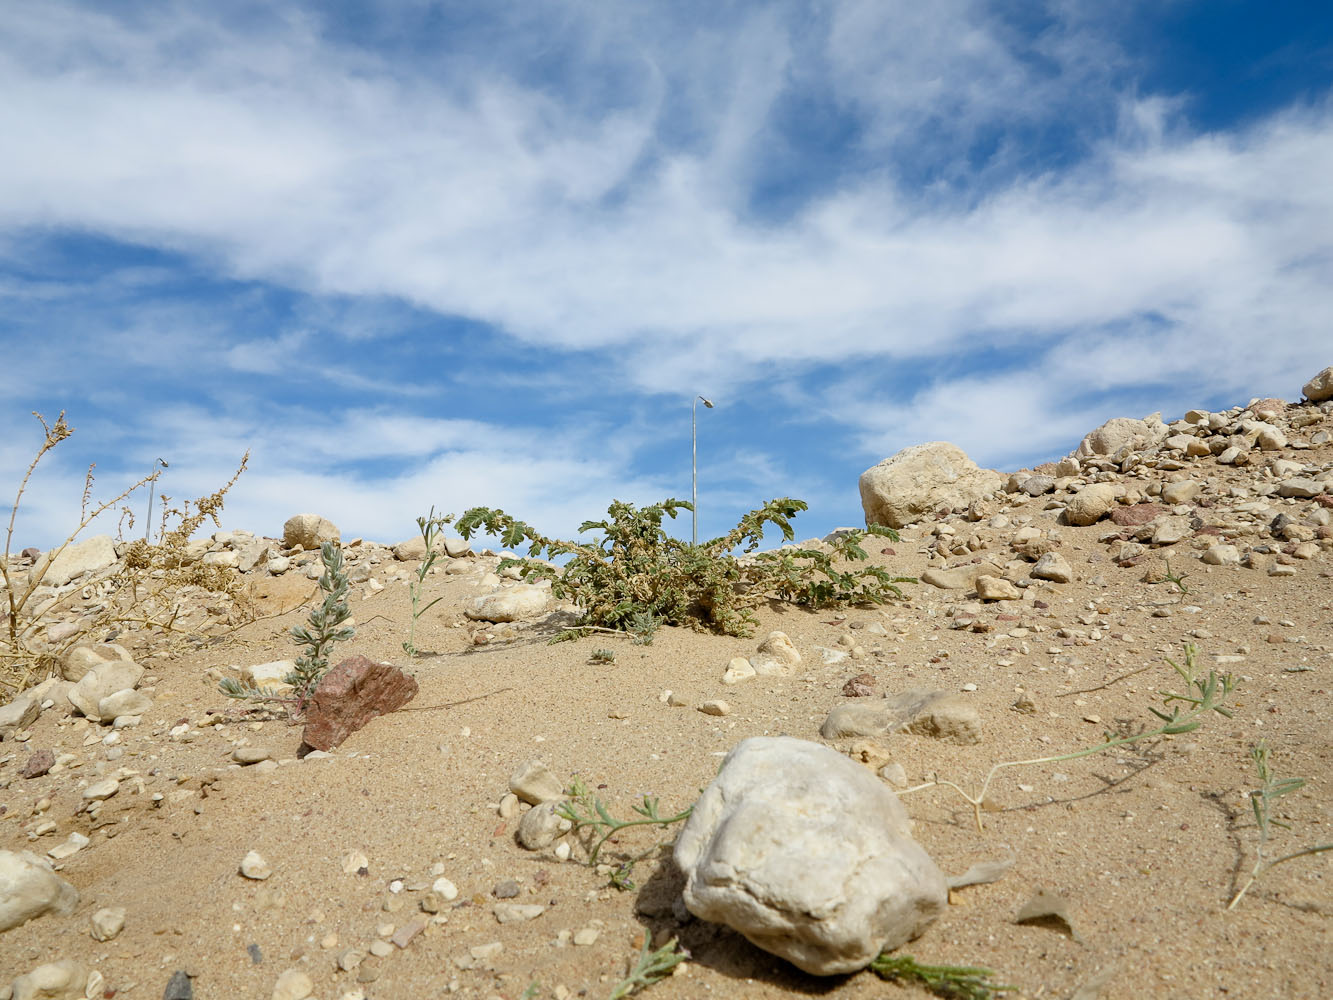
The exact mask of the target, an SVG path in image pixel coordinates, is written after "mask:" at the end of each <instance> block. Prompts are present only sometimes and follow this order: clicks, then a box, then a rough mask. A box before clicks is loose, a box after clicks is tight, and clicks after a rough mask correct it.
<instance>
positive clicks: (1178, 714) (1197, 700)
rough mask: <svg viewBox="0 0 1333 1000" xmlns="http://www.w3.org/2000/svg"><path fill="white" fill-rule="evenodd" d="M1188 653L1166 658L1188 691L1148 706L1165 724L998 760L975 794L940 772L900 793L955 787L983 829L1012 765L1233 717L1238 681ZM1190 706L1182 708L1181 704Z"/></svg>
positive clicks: (1069, 756)
mask: <svg viewBox="0 0 1333 1000" xmlns="http://www.w3.org/2000/svg"><path fill="white" fill-rule="evenodd" d="M1184 650H1185V656H1184V661H1185V662H1184V664H1183V665H1182V664H1179V663H1177V662H1176V661H1175V660H1173V659H1171V658H1170V657H1167V658H1166V662H1167V663H1169V664H1171V666H1172V667H1173V668H1174V669H1175V671H1176V673H1177V674H1179V675H1180V677H1181V679H1182V680H1184V682H1185V691H1184V693H1183V694H1180V693H1175V692H1171V691H1158V692H1157V693H1158V694H1159V695H1160V696H1161V698H1162V707H1163V708H1167V707H1169V708H1170V712H1169V713H1168V712H1165V711H1162V710H1159V709H1157V708H1153V707H1151V706H1149V708H1148V711H1150V712H1152V714H1153V715H1155V716H1157V717H1158V718H1159V719H1161V720H1162V722H1163V724H1162V725H1160V726H1158V727H1157V728H1156V729H1150V730H1147V731H1145V732H1139V733H1132V734H1130V735H1128V736H1115V735H1113V734H1112V733H1107V734H1106V738H1105V741H1104V742H1102V743H1098V744H1097V745H1096V746H1091V747H1084V748H1083V749H1082V750H1075V751H1073V752H1072V753H1064V754H1057V755H1055V756H1051V757H1033V758H1032V759H1030V760H1008V761H1004V762H1003V763H1000V764H995V765H994V766H992V767H991V769H990V771H988V772H987V774H986V778H985V780H984V781H983V782H982V783H981V788H980V789H979V790H978V791H977V793H976V794H975V795H969V794H968V793H967V792H966V791H964V790H963V789H962V787H960V786H959V785H957V784H955V783H954V782H952V781H943V780H941V779H940V778H939V777H938V776H937V777H935V778H933V779H932V780H931V781H928V782H926V783H925V784H921V785H916V786H915V787H913V788H907V789H904V790H903V791H901V792H899V793H898V794H899V795H905V794H907V793H908V792H917V791H921V790H922V789H925V788H934V787H936V786H938V785H943V786H945V787H946V788H952V789H953V790H954V791H956V792H957V793H958V794H959V795H961V796H962V797H963V798H965V799H966V800H967V801H968V802H969V803H971V805H972V810H973V813H974V814H975V817H976V821H977V829H978V830H981V829H983V826H982V822H981V807H982V803H984V802H985V801H986V792H987V790H988V789H989V788H990V783H991V780H992V779H993V778H994V777H995V776H996V775H997V774H999V773H1000V771H1003V770H1005V769H1006V768H1010V767H1028V766H1030V765H1034V764H1055V763H1058V762H1060V761H1065V760H1077V759H1078V758H1079V757H1088V756H1091V755H1092V754H1095V753H1104V752H1106V751H1107V750H1113V749H1115V748H1116V747H1123V746H1127V745H1129V744H1131V743H1138V742H1140V741H1141V740H1147V739H1152V738H1153V737H1157V736H1176V735H1179V734H1181V733H1188V732H1192V731H1193V730H1195V729H1198V728H1199V726H1201V725H1203V721H1204V719H1205V718H1207V717H1208V715H1209V713H1212V712H1216V713H1217V714H1218V715H1221V716H1223V717H1225V718H1228V719H1229V718H1231V710H1230V709H1228V708H1227V707H1226V706H1225V704H1224V703H1225V701H1226V699H1227V696H1228V695H1230V694H1231V692H1232V691H1233V690H1234V689H1235V686H1236V682H1235V679H1234V678H1233V677H1232V676H1231V674H1218V673H1217V672H1216V671H1215V670H1210V671H1208V676H1207V677H1206V678H1202V677H1199V676H1198V673H1197V666H1196V660H1197V658H1198V655H1199V650H1198V647H1196V646H1195V645H1194V644H1193V643H1189V642H1187V643H1185V644H1184ZM1182 705H1183V706H1188V708H1186V709H1185V710H1184V711H1183V712H1182V710H1181V706H1182Z"/></svg>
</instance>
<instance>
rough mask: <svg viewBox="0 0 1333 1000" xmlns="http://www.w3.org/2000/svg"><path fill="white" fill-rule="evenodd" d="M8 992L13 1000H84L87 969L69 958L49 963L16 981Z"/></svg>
mask: <svg viewBox="0 0 1333 1000" xmlns="http://www.w3.org/2000/svg"><path fill="white" fill-rule="evenodd" d="M10 989H11V990H12V991H13V992H12V994H11V996H12V997H13V1000H83V997H84V994H85V993H86V991H87V989H88V969H87V967H86V966H85V965H84V964H83V963H82V962H76V961H74V960H73V959H72V958H66V959H64V960H63V961H60V962H48V963H46V964H45V965H39V966H37V968H35V969H33V970H32V971H31V972H29V973H27V974H25V975H22V976H19V977H17V978H16V979H15V980H14V982H13V983H12V984H11V985H10Z"/></svg>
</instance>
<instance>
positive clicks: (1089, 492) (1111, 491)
mask: <svg viewBox="0 0 1333 1000" xmlns="http://www.w3.org/2000/svg"><path fill="white" fill-rule="evenodd" d="M1118 492H1119V491H1118V489H1117V487H1116V486H1115V484H1113V483H1093V484H1092V485H1090V486H1085V487H1083V489H1081V490H1079V491H1078V492H1077V493H1075V494H1074V495H1073V496H1072V497H1070V498H1069V503H1068V504H1066V505H1065V510H1064V519H1065V523H1066V524H1073V525H1089V524H1095V523H1097V522H1098V521H1100V520H1101V519H1102V518H1103V517H1105V516H1106V515H1107V514H1109V513H1111V511H1112V509H1114V507H1115V505H1116V504H1115V501H1116V495H1117V493H1118Z"/></svg>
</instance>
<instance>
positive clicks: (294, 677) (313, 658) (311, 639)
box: [218, 542, 356, 718]
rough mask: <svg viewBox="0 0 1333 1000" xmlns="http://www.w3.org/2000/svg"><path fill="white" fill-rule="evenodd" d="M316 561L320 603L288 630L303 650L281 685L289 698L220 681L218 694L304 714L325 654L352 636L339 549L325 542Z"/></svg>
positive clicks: (326, 661)
mask: <svg viewBox="0 0 1333 1000" xmlns="http://www.w3.org/2000/svg"><path fill="white" fill-rule="evenodd" d="M319 554H320V558H321V559H322V560H323V562H324V573H323V575H322V576H320V578H319V587H320V589H321V590H322V591H324V603H323V604H321V605H320V606H319V607H317V608H312V609H311V611H310V619H309V622H308V624H306V625H296V626H294V627H293V628H292V638H293V639H295V640H296V641H297V642H299V643H302V644H303V645H304V646H305V653H304V654H303V655H302V656H300V657H298V658H297V660H296V669H295V670H293V671H291V672H290V673H288V674H287V676H286V677H284V678H283V681H284V682H285V683H287V684H290V685H291V686H292V691H291V693H290V694H279V693H278V692H277V691H275V690H273V689H272V688H256V687H248V686H246V685H244V684H241V683H240V682H239V681H237V680H236V679H235V678H232V677H224V678H223V679H222V680H221V681H219V682H218V690H220V691H221V692H222V693H223V694H225V695H226V696H227V697H228V698H244V699H248V700H252V701H276V702H281V703H283V704H286V705H288V706H289V710H290V712H291V715H292V717H293V718H295V717H297V716H299V715H300V714H301V713H302V712H304V711H305V706H306V702H307V701H309V699H310V695H311V694H312V693H313V692H314V690H315V686H316V685H317V684H319V681H320V678H322V677H323V676H324V673H325V671H327V670H328V669H329V653H330V652H331V651H332V649H333V644H334V643H335V642H344V641H346V640H347V639H350V638H352V636H354V635H355V634H356V629H355V628H354V627H352V626H351V625H347V626H344V625H343V622H345V621H347V619H348V618H350V617H352V613H351V610H350V609H349V608H348V607H347V588H348V582H347V571H346V570H345V569H344V568H343V552H342V548H341V547H340V546H338V545H335V544H334V543H333V542H325V543H324V544H322V545H321V546H320V547H319Z"/></svg>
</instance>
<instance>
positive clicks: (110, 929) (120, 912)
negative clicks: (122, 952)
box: [89, 906, 125, 941]
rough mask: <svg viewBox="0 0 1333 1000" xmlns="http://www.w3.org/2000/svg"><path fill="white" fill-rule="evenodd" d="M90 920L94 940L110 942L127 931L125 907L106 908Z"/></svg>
mask: <svg viewBox="0 0 1333 1000" xmlns="http://www.w3.org/2000/svg"><path fill="white" fill-rule="evenodd" d="M89 919H90V922H91V923H92V931H91V933H92V936H93V940H94V941H110V940H111V939H112V938H114V937H115V936H116V935H117V934H119V933H120V932H121V931H122V930H124V929H125V907H123V906H104V907H102V909H100V910H98V911H97V912H96V913H94V914H93V915H92V917H91V918H89Z"/></svg>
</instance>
